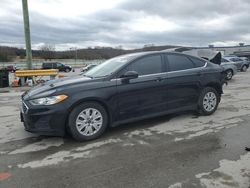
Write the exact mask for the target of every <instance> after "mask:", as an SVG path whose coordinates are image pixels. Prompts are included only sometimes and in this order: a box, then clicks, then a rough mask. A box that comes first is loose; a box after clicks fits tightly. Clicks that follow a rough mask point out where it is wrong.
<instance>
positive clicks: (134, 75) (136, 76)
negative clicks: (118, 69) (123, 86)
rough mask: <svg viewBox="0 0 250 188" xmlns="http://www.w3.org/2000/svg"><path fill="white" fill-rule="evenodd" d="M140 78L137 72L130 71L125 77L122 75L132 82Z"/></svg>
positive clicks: (123, 76) (123, 77)
mask: <svg viewBox="0 0 250 188" xmlns="http://www.w3.org/2000/svg"><path fill="white" fill-rule="evenodd" d="M138 76H139V74H138V72H136V71H128V72H126V73H125V74H124V75H122V76H121V78H122V79H125V80H131V79H135V78H138Z"/></svg>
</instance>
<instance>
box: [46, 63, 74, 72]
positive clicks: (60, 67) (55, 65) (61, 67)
mask: <svg viewBox="0 0 250 188" xmlns="http://www.w3.org/2000/svg"><path fill="white" fill-rule="evenodd" d="M42 69H58V70H59V71H60V72H70V71H71V70H72V68H71V66H68V65H65V64H63V63H58V62H45V63H43V64H42Z"/></svg>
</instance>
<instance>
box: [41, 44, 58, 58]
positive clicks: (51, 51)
mask: <svg viewBox="0 0 250 188" xmlns="http://www.w3.org/2000/svg"><path fill="white" fill-rule="evenodd" d="M39 49H40V51H41V57H42V58H44V59H45V60H48V59H49V60H51V59H54V58H55V55H56V53H55V50H56V49H55V46H54V45H51V44H44V45H42V46H41V47H40V48H39Z"/></svg>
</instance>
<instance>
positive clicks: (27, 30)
mask: <svg viewBox="0 0 250 188" xmlns="http://www.w3.org/2000/svg"><path fill="white" fill-rule="evenodd" d="M22 1H23V22H24V33H25V43H26V59H27V69H32V51H31V42H30V23H29V10H28V2H27V0H22Z"/></svg>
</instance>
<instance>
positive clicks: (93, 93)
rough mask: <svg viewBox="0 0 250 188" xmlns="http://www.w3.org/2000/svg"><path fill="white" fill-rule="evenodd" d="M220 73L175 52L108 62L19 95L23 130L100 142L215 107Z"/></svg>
mask: <svg viewBox="0 0 250 188" xmlns="http://www.w3.org/2000/svg"><path fill="white" fill-rule="evenodd" d="M223 75H224V74H223V69H222V68H221V67H220V66H219V65H216V64H213V63H210V62H209V61H206V60H204V59H199V58H197V57H193V56H189V55H186V54H181V53H175V52H142V53H135V54H128V55H123V56H119V57H115V58H113V59H110V60H107V61H106V62H104V63H102V64H101V65H98V66H96V67H94V68H93V69H91V70H89V71H88V72H86V73H85V74H83V75H79V76H75V77H71V78H63V79H58V80H53V81H48V82H46V83H44V84H42V85H38V86H36V87H34V88H32V89H31V90H30V91H28V92H26V93H24V94H23V95H22V107H21V120H22V122H24V127H25V130H27V131H29V132H32V133H37V134H40V135H55V136H63V135H64V134H65V133H66V132H69V133H70V134H71V135H72V137H73V138H74V139H76V140H78V141H85V140H92V139H96V138H98V137H99V136H100V135H102V134H103V133H104V131H105V130H106V129H107V128H108V127H114V126H117V125H119V124H123V123H128V122H132V121H136V120H141V119H146V118H152V117H155V116H160V115H165V114H169V113H175V112H179V111H186V110H194V111H197V112H198V113H200V114H201V115H211V114H212V113H214V112H215V111H216V109H217V107H218V104H219V102H220V99H221V95H222V93H223V91H222V85H223V83H224V76H223Z"/></svg>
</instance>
